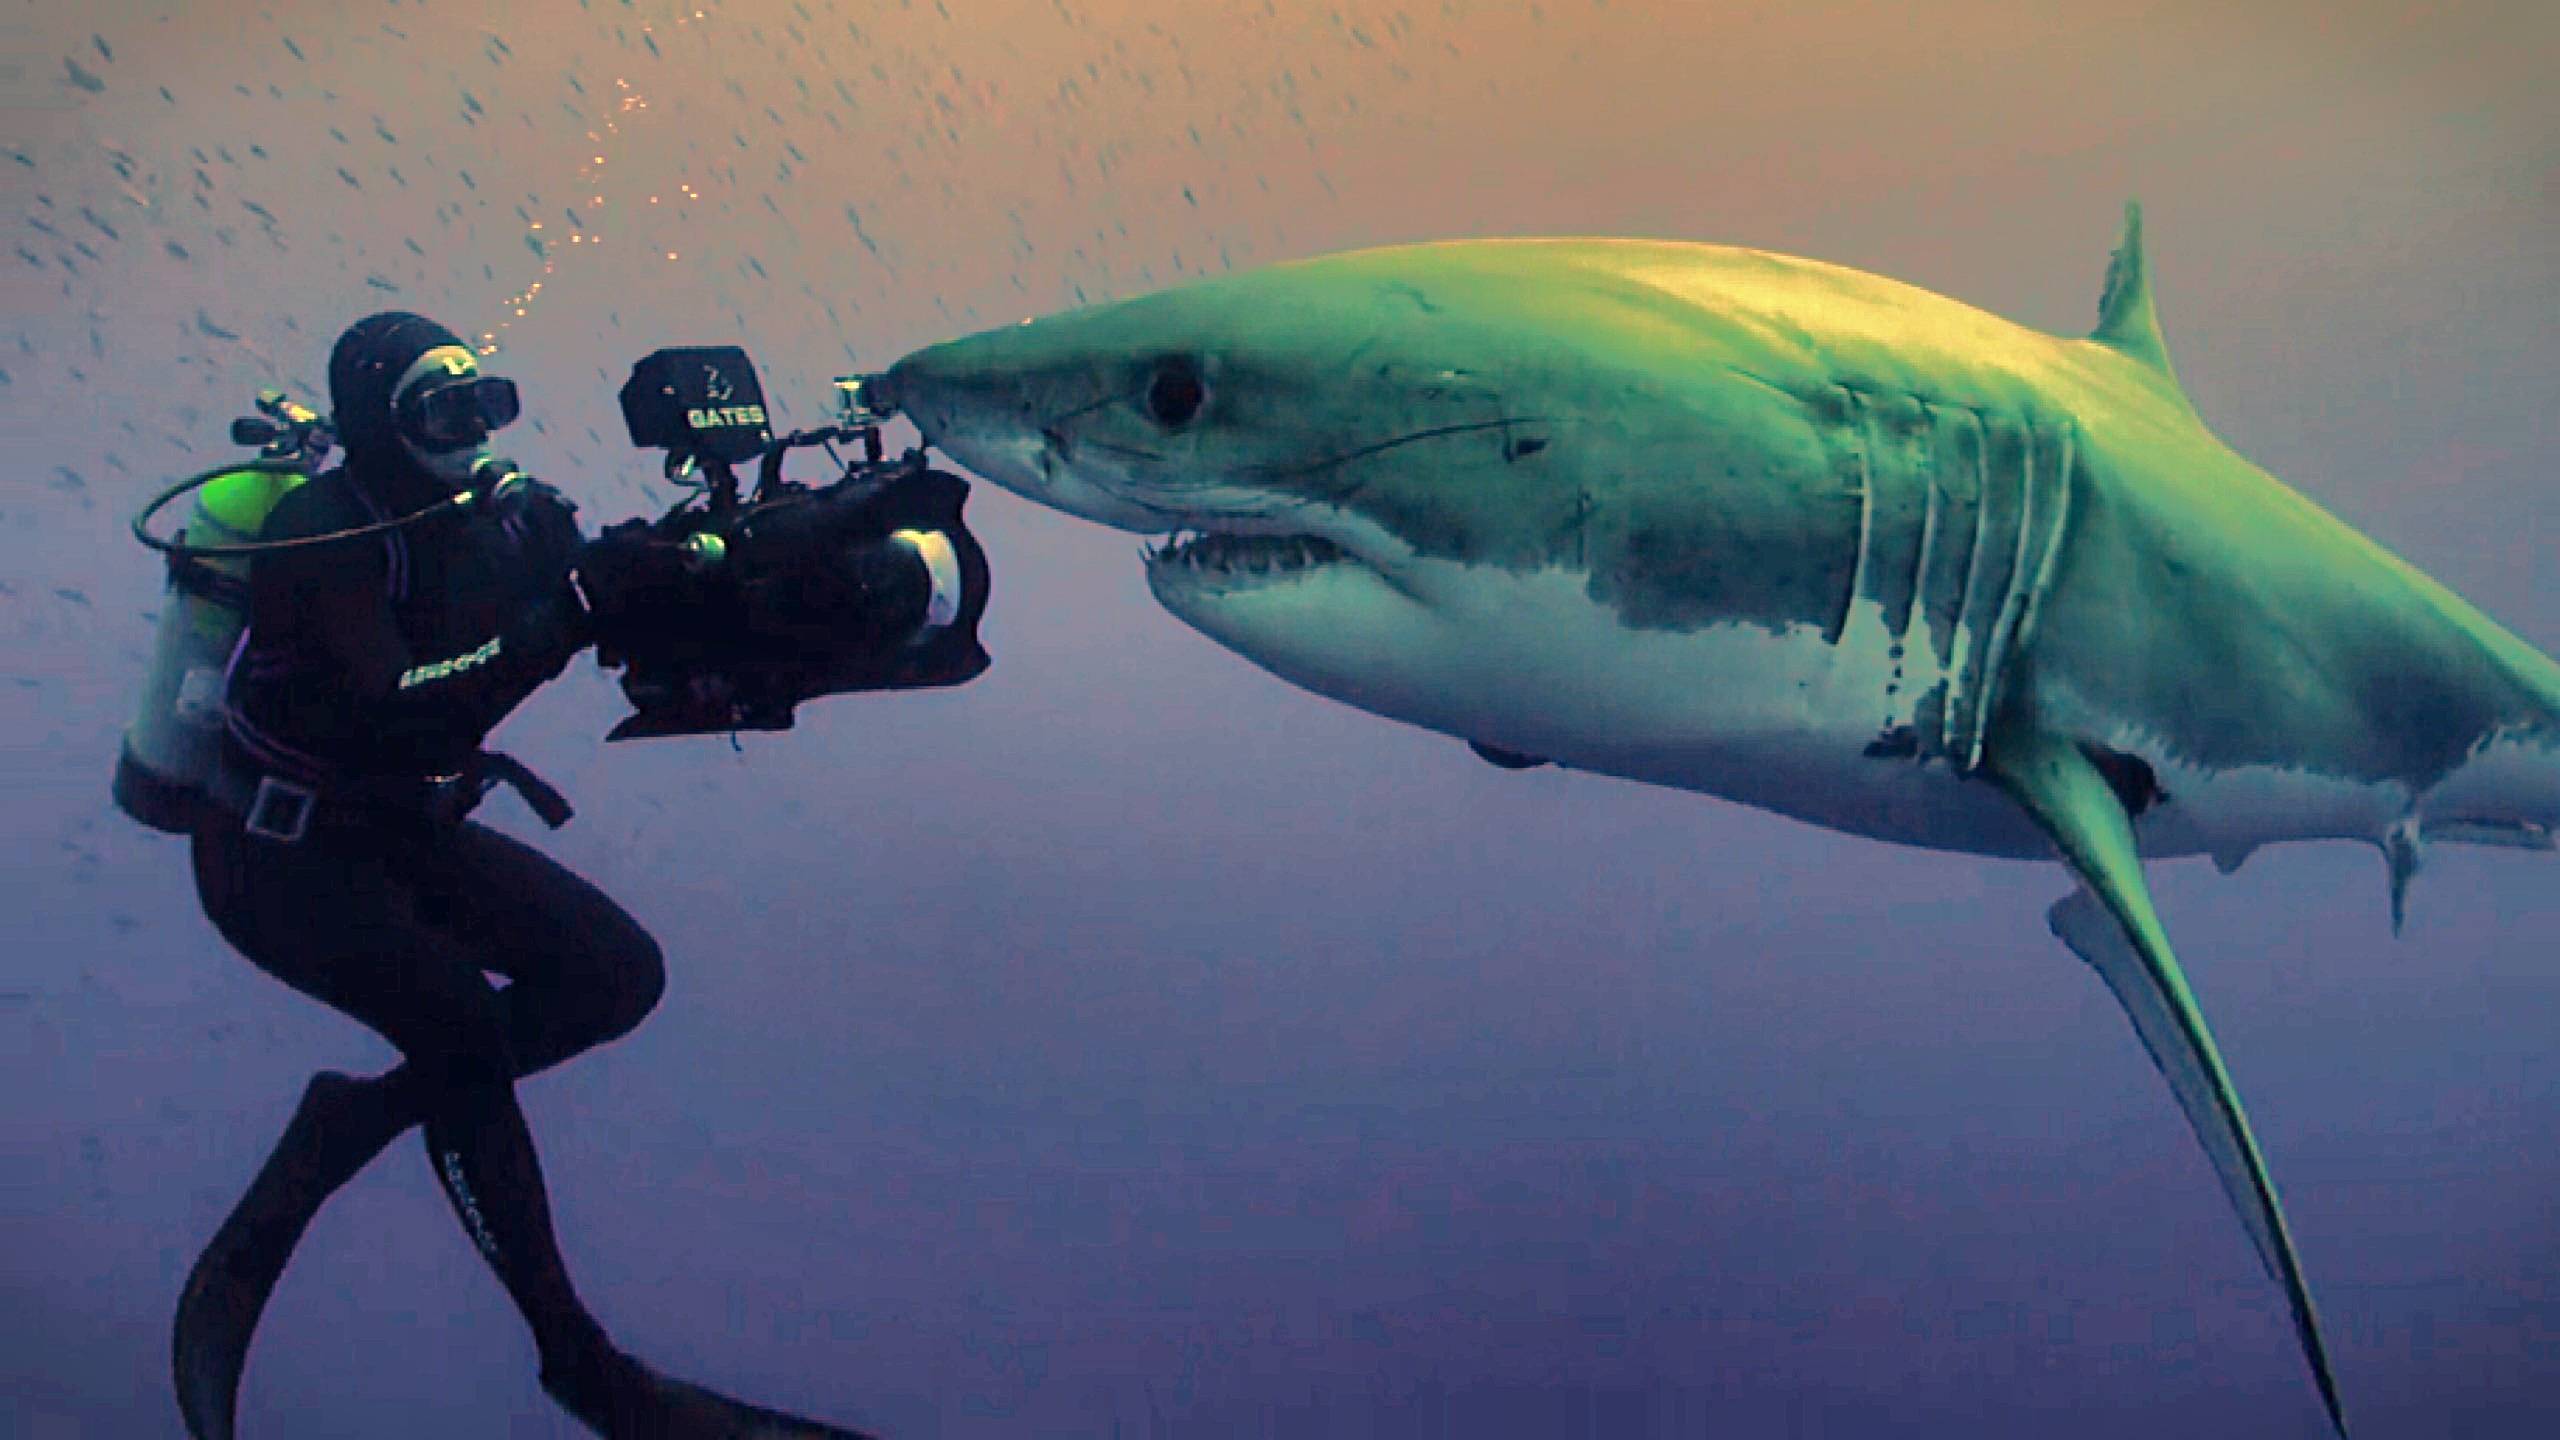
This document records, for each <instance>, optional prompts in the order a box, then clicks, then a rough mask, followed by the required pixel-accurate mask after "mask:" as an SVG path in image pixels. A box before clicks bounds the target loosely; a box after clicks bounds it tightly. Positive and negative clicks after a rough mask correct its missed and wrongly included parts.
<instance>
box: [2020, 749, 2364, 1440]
mask: <svg viewBox="0 0 2560 1440" xmlns="http://www.w3.org/2000/svg"><path fill="white" fill-rule="evenodd" d="M1984 762H1985V769H1986V770H1987V771H1988V772H1989V773H1990V774H1991V776H1992V778H1993V779H1994V780H1995V781H1997V782H1998V783H1999V785H2000V787H2001V788H2002V789H2003V790H2005V791H2007V792H2008V794H2009V795H2010V797H2011V798H2012V799H2014V800H2016V801H2017V802H2018V804H2019V805H2020V806H2022V807H2024V808H2025V810H2026V812H2027V814H2028V815H2029V816H2031V817H2032V818H2033V819H2034V820H2035V821H2036V823H2037V824H2038V825H2039V826H2041V827H2042V828H2043V830H2044V832H2045V833H2046V835H2047V836H2048V837H2050V838H2051V839H2052V841H2053V842H2054V845H2055V846H2056V848H2058V849H2059V850H2060V851H2061V852H2062V859H2063V861H2064V862H2065V863H2066V864H2068V865H2069V866H2070V867H2071V869H2072V871H2073V873H2074V874H2076V875H2077V876H2078V877H2079V880H2080V884H2081V888H2080V889H2079V890H2078V891H2077V892H2076V893H2074V894H2073V895H2071V896H2070V897H2069V898H2068V899H2065V900H2064V901H2062V902H2061V903H2060V904H2058V905H2056V906H2054V907H2053V911H2052V913H2051V916H2050V920H2051V924H2052V926H2053V932H2054V934H2056V935H2057V936H2060V937H2061V939H2062V941H2063V943H2064V944H2066V945H2069V946H2070V947H2071V948H2072V950H2073V951H2074V952H2075V953H2077V954H2078V955H2079V956H2080V958H2081V959H2083V960H2085V961H2087V962H2089V965H2090V967H2091V968H2093V969H2095V970H2096V971H2097V972H2098V976H2099V978H2100V979H2102V980H2104V981H2105V982H2106V984H2107V988H2108V989H2109V990H2112V991H2114V992H2115V997H2116V1000H2117V1003H2119V1004H2121V1005H2122V1006H2123V1007H2124V1011H2125V1014H2126V1016H2127V1017H2128V1018H2130V1019H2131V1020H2132V1021H2133V1028H2134V1033H2135V1034H2137V1035H2139V1036H2140V1037H2141V1039H2142V1044H2143V1047H2144V1048H2145V1049H2147V1050H2149V1051H2150V1052H2151V1059H2152V1063H2153V1064H2155V1065H2157V1066H2158V1067H2159V1069H2160V1073H2161V1074H2162V1075H2163V1076H2164V1077H2166V1078H2167V1080H2168V1082H2169V1088H2170V1089H2171V1090H2172V1091H2173V1092H2175V1093H2176V1095H2177V1097H2178V1105H2179V1108H2181V1109H2183V1110H2184V1111H2185V1112H2186V1115H2187V1123H2188V1124H2189V1125H2190V1126H2192V1127H2193V1128H2194V1130H2195V1133H2196V1138H2197V1139H2198V1140H2199V1141H2201V1142H2202V1143H2203V1145H2204V1149H2205V1154H2206V1155H2207V1156H2208V1157H2209V1158H2210V1159H2211V1160H2212V1161H2213V1168H2214V1173H2215V1174H2217V1175H2218V1176H2220V1177H2221V1180H2222V1188H2223V1191H2224V1192H2225V1193H2226V1194H2227V1195H2229V1196H2230V1199H2231V1204H2232V1208H2233V1209H2235V1210H2237V1211H2238V1212H2239V1215H2240V1221H2241V1224H2242V1225H2243V1226H2244V1227H2245V1228H2246V1229H2247V1230H2248V1232H2249V1239H2250V1240H2251V1242H2252V1243H2254V1244H2255V1245H2256V1246H2257V1249H2258V1258H2259V1259H2260V1260H2261V1261H2262V1262H2264V1264H2265V1265H2266V1268H2267V1274H2268V1276H2269V1277H2270V1278H2272V1279H2274V1280H2275V1281H2276V1282H2277V1283H2278V1284H2280V1285H2282V1286H2283V1287H2284V1293H2285V1299H2286V1301H2287V1303H2289V1304H2290V1305H2291V1307H2292V1310H2293V1328H2294V1333H2295V1335H2296V1336H2297V1337H2298V1338H2299V1339H2300V1340H2301V1343H2302V1350H2303V1355H2304V1358H2305V1359H2306V1360H2308V1361H2309V1362H2310V1366H2311V1378H2312V1381H2313V1383H2315V1384H2316V1385H2318V1386H2319V1389H2320V1403H2321V1405H2322V1406H2323V1407H2324V1408H2325V1409H2326V1410H2327V1411H2328V1415H2329V1423H2330V1424H2331V1425H2332V1426H2333V1427H2335V1428H2336V1430H2337V1432H2338V1434H2339V1435H2340V1436H2341V1437H2344V1436H2345V1435H2346V1433H2347V1421H2346V1414H2345V1411H2344V1409H2343V1408H2342V1407H2341V1406H2340V1404H2339V1400H2338V1385H2337V1380H2336V1378H2335V1377H2334V1376H2332V1375H2331V1373H2330V1370H2329V1356H2328V1352H2327V1349H2326V1347H2325V1346H2324V1345H2323V1344H2322V1342H2321V1338H2320V1320H2319V1316H2318V1314H2317V1312H2315V1311H2314V1310H2313V1308H2312V1304H2311V1288H2310V1285H2309V1283H2308V1282H2307V1281H2305V1280H2304V1279H2303V1275H2302V1263H2301V1261H2300V1259H2299V1258H2297V1257H2296V1255H2295V1254H2294V1248H2293V1237H2292V1235H2291V1234H2290V1233H2289V1232H2288V1231H2287V1229H2286V1227H2285V1220H2284V1210H2283V1208H2282V1207H2281V1206H2280V1205H2279V1204H2278V1203H2277V1201H2276V1191H2275V1184H2274V1182H2273V1181H2271V1180H2270V1179H2268V1177H2267V1166H2266V1161H2265V1159H2264V1158H2263V1157H2262V1156H2260V1155H2259V1153H2258V1142H2257V1141H2256V1139H2255V1138H2253V1137H2252V1136H2251V1135H2250V1133H2249V1121H2248V1117H2247V1116H2246V1115H2244V1114H2242V1113H2241V1109H2240V1095H2239V1092H2238V1091H2237V1090H2236V1089H2235V1088H2234V1087H2233V1085H2232V1082H2231V1075H2230V1072H2228V1071H2227V1070H2225V1069H2224V1068H2223V1064H2222V1056H2221V1055H2220V1053H2219V1052H2218V1051H2217V1050H2216V1049H2215V1047H2214V1043H2213V1035H2212V1032H2211V1031H2209V1030H2207V1029H2206V1028H2205V1023H2204V1013H2203V1012H2202V1011H2201V1010H2200V1009H2199V1008H2198V1007H2197V1005H2196V999H2195V996H2194V994H2193V993H2192V992H2191V991H2190V990H2189V989H2188V988H2187V980H2186V976H2185V975H2184V974H2183V973H2181V972H2180V970H2179V968H2178V961H2177V957H2176V956H2175V955H2174V954H2172V953H2171V952H2170V949H2169V938H2168V935H2167V934H2166V933H2165V932H2164V931H2163V930H2162V929H2161V926H2160V918H2159V916H2158V914H2157V913H2155V912H2154V911H2153V909H2152V905H2151V892H2150V890H2149V888H2148V887H2146V886H2145V885H2144V884H2143V879H2142V861H2141V856H2140V852H2139V851H2138V850H2137V849H2136V848H2135V843H2134V837H2133V823H2132V818H2131V817H2130V816H2129V815H2127V814H2126V813H2125V807H2124V802H2123V801H2122V800H2121V799H2120V798H2118V796H2117V794H2116V792H2115V790H2114V788H2113V787H2111V786H2110V785H2108V783H2107V780H2106V777H2105V775H2104V774H2102V773H2101V772H2100V771H2099V769H2098V767H2097V765H2096V764H2095V763H2094V762H2092V761H2091V760H2090V758H2089V757H2088V755H2087V754H2085V753H2084V752H2083V751H2082V750H2081V749H2080V747H2079V746H2077V745H2075V744H2073V743H2072V742H2070V741H2069V740H2066V739H2063V738H2061V737H2058V736H2054V735H2048V734H2043V733H2040V732H2037V731H2034V730H2032V729H2031V728H2028V727H2024V726H2008V727H2003V729H2002V731H2001V732H2000V733H1999V734H1997V735H1996V736H1995V737H1994V741H1993V743H1992V745H1991V747H1990V748H1989V751H1988V753H1987V754H1986V755H1985V757H1984Z"/></svg>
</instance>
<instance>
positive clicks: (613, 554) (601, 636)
mask: <svg viewBox="0 0 2560 1440" xmlns="http://www.w3.org/2000/svg"><path fill="white" fill-rule="evenodd" d="M690 578H691V577H690V575H689V573H688V572H687V570H686V568H685V563H684V559H683V556H682V555H681V554H679V553H678V552H677V551H676V549H675V547H673V546H671V545H668V544H666V543H664V542H663V541H660V540H658V539H656V538H655V537H653V536H652V535H651V534H650V533H649V527H648V525H647V523H646V522H643V521H639V520H626V521H624V522H622V523H621V524H619V525H614V526H611V527H608V528H607V529H606V530H605V531H604V532H603V533H602V534H600V535H598V536H597V537H596V538H594V539H593V540H589V541H587V542H586V543H584V544H583V545H581V546H580V547H579V548H578V553H577V560H576V564H575V565H574V566H573V567H572V569H571V570H570V572H569V580H570V584H571V585H572V586H573V587H574V588H575V589H576V591H577V593H578V597H579V599H580V600H581V601H582V602H583V603H584V604H585V606H586V611H587V615H586V628H587V630H588V632H589V633H590V635H591V637H592V638H593V640H594V643H595V645H596V648H597V652H598V654H597V658H598V659H600V660H602V661H603V662H604V663H605V664H607V665H616V664H620V663H622V657H623V656H625V655H627V654H629V653H630V651H631V650H632V648H633V646H634V643H635V641H643V640H645V638H646V635H647V633H648V632H649V630H650V629H651V628H652V625H653V617H663V616H664V615H665V613H666V612H667V611H669V610H670V609H674V608H678V607H681V606H682V605H683V604H684V602H685V596H686V594H687V593H688V591H689V584H688V582H689V581H690Z"/></svg>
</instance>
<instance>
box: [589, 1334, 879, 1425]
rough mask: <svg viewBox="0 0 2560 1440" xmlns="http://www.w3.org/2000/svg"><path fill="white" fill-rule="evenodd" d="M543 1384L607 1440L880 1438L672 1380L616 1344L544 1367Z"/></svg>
mask: <svg viewBox="0 0 2560 1440" xmlns="http://www.w3.org/2000/svg"><path fill="white" fill-rule="evenodd" d="M542 1388H543V1390H544V1391H545V1392H546V1393H548V1394H549V1395H550V1396H551V1398H552V1399H554V1400H556V1401H558V1402H559V1403H560V1408H562V1409H564V1410H566V1411H568V1412H569V1413H570V1414H571V1415H574V1416H576V1417H577V1418H578V1420H579V1422H580V1423H582V1424H584V1425H585V1426H586V1427H587V1428H588V1429H590V1430H592V1431H594V1432H595V1433H596V1434H598V1435H600V1436H603V1437H605V1440H876V1437H874V1436H871V1435H869V1434H866V1433H865V1432H863V1431H860V1430H847V1429H844V1428H842V1427H840V1426H835V1425H829V1424H826V1423H824V1422H822V1421H817V1420H810V1419H805V1418H803V1417H801V1416H798V1415H790V1414H785V1413H784V1412H782V1411H780V1410H768V1409H766V1408H764V1407H763V1406H761V1405H750V1404H748V1403H746V1402H745V1401H743V1400H732V1399H730V1398H729V1397H728V1396H726V1395H722V1394H719V1393H718V1392H716V1391H712V1390H706V1389H704V1388H703V1387H701V1386H699V1385H693V1384H688V1383H687V1382H685V1381H682V1380H675V1379H670V1378H669V1377H667V1376H664V1375H661V1374H659V1373H657V1372H656V1371H654V1370H652V1369H650V1368H649V1367H648V1366H646V1365H643V1364H641V1363H640V1362H639V1361H637V1360H635V1359H633V1358H631V1357H630V1356H629V1355H626V1354H624V1353H623V1352H622V1351H620V1350H617V1349H614V1348H612V1347H611V1346H605V1347H603V1349H602V1352H601V1353H600V1354H598V1355H596V1356H594V1357H592V1359H591V1360H590V1361H589V1362H588V1363H585V1364H582V1365H579V1366H577V1367H576V1368H575V1369H574V1370H571V1371H566V1372H561V1371H551V1370H546V1371H544V1372H543V1376H542Z"/></svg>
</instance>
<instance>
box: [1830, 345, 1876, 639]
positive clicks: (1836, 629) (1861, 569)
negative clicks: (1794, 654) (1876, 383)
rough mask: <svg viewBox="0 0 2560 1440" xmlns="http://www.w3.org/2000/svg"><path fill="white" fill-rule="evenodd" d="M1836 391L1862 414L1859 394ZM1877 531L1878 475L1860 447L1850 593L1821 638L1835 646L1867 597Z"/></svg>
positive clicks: (1853, 410) (1844, 388)
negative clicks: (1868, 574) (1838, 613)
mask: <svg viewBox="0 0 2560 1440" xmlns="http://www.w3.org/2000/svg"><path fill="white" fill-rule="evenodd" d="M1833 388H1835V389H1837V390H1838V391H1839V392H1840V393H1841V394H1842V395H1844V396H1846V397H1847V398H1848V408H1849V410H1850V412H1851V413H1852V414H1856V413H1858V412H1859V410H1860V407H1859V404H1858V392H1856V391H1855V390H1852V389H1850V388H1849V387H1848V386H1846V385H1840V386H1835V387H1833ZM1875 528H1876V485H1875V474H1874V471H1873V470H1872V469H1871V468H1870V467H1869V465H1868V464H1867V450H1866V447H1865V446H1864V445H1861V446H1859V447H1858V552H1857V554H1856V555H1855V556H1853V557H1851V561H1850V566H1849V593H1848V595H1847V597H1846V598H1845V599H1843V600H1842V601H1841V603H1840V618H1839V620H1838V621H1837V622H1836V623H1834V624H1833V625H1832V627H1831V632H1830V633H1829V634H1827V635H1825V636H1823V637H1822V638H1823V639H1824V640H1825V641H1827V642H1829V643H1830V644H1832V645H1835V646H1836V645H1838V644H1840V643H1841V642H1842V641H1843V640H1845V639H1847V638H1848V634H1849V622H1850V621H1851V620H1852V619H1853V618H1855V616H1856V615H1857V613H1858V601H1859V599H1860V598H1861V597H1862V596H1864V595H1865V594H1866V593H1867V565H1868V555H1869V551H1870V547H1871V546H1872V544H1873V542H1874V540H1875Z"/></svg>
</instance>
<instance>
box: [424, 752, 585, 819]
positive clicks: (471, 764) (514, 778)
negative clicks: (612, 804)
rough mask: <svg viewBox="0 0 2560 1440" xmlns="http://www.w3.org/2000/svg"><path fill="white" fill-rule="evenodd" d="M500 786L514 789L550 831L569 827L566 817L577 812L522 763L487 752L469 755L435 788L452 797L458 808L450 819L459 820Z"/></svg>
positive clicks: (548, 784)
mask: <svg viewBox="0 0 2560 1440" xmlns="http://www.w3.org/2000/svg"><path fill="white" fill-rule="evenodd" d="M500 785H505V786H507V787H508V788H510V789H512V790H514V791H515V792H516V794H517V795H518V796H519V797H521V798H522V799H523V800H524V803H525V805H526V806H527V807H528V808H530V809H531V810H532V811H533V813H534V814H535V815H536V816H538V817H540V818H541V820H542V823H543V824H544V825H546V826H549V827H550V828H551V829H554V830H557V829H559V828H560V827H561V826H563V825H566V824H568V823H569V817H570V816H571V815H573V814H575V813H577V812H575V811H573V810H571V809H570V808H569V799H568V797H567V796H565V795H562V794H561V793H560V791H559V790H558V788H556V787H555V786H553V785H552V784H551V782H549V781H547V780H545V779H543V778H542V777H541V776H539V775H536V774H534V773H533V770H532V768H531V767H529V766H527V765H526V764H525V763H524V762H523V761H521V760H518V759H517V758H516V757H514V756H513V755H501V754H498V753H495V752H493V751H488V750H483V751H481V752H480V753H479V754H477V755H474V756H472V757H471V759H470V760H469V761H468V762H467V763H466V764H465V765H464V766H463V768H462V770H461V772H460V773H459V774H456V775H454V776H453V777H451V779H449V780H447V781H445V783H444V784H442V785H441V786H439V787H438V788H439V790H440V791H441V792H442V793H443V794H444V795H448V796H451V797H452V803H454V804H457V805H459V806H460V809H459V811H458V812H457V813H456V814H455V815H454V816H453V819H454V820H455V821H459V820H461V819H462V817H463V816H465V815H468V814H470V813H471V812H472V811H473V810H475V809H477V808H478V807H479V804H480V802H481V801H482V800H484V799H486V798H488V794H489V792H490V791H492V790H494V789H496V788H497V787H499V786H500ZM439 818H441V817H439Z"/></svg>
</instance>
